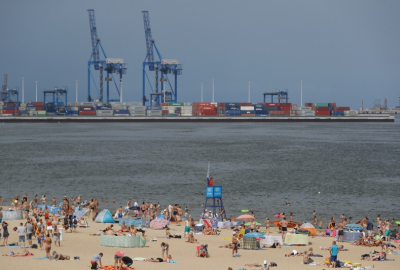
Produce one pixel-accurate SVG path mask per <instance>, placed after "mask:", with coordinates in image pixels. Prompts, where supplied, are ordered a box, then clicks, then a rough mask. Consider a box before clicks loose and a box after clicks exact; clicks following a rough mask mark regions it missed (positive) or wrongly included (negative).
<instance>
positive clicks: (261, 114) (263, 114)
mask: <svg viewBox="0 0 400 270" xmlns="http://www.w3.org/2000/svg"><path fill="white" fill-rule="evenodd" d="M256 116H269V114H267V113H260V114H258V113H257V114H256Z"/></svg>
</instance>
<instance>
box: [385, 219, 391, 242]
mask: <svg viewBox="0 0 400 270" xmlns="http://www.w3.org/2000/svg"><path fill="white" fill-rule="evenodd" d="M390 226H392V223H390V221H389V219H386V220H385V237H386V241H390Z"/></svg>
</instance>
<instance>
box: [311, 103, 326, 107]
mask: <svg viewBox="0 0 400 270" xmlns="http://www.w3.org/2000/svg"><path fill="white" fill-rule="evenodd" d="M314 107H329V106H328V103H314Z"/></svg>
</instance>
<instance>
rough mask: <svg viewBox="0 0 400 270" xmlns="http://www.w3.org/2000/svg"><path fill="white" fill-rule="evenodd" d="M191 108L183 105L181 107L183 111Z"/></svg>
mask: <svg viewBox="0 0 400 270" xmlns="http://www.w3.org/2000/svg"><path fill="white" fill-rule="evenodd" d="M192 109H193V107H192V106H183V107H182V111H184V110H190V111H191V110H192Z"/></svg>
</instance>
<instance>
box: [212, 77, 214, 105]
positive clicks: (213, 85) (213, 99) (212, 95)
mask: <svg viewBox="0 0 400 270" xmlns="http://www.w3.org/2000/svg"><path fill="white" fill-rule="evenodd" d="M212 102H213V103H214V79H212Z"/></svg>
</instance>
